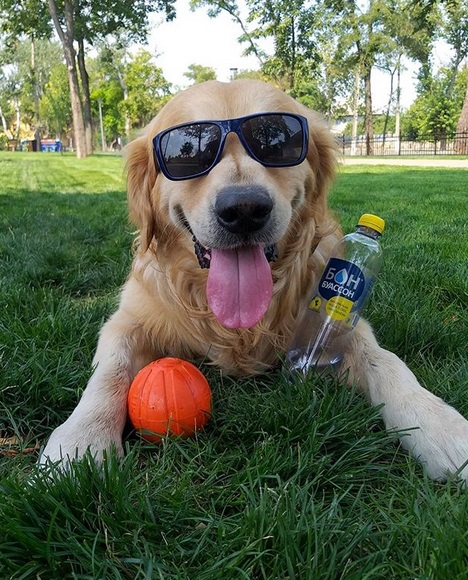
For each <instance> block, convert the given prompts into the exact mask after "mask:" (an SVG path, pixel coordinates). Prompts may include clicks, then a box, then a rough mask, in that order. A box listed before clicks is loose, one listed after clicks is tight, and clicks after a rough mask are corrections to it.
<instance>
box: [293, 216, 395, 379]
mask: <svg viewBox="0 0 468 580" xmlns="http://www.w3.org/2000/svg"><path fill="white" fill-rule="evenodd" d="M384 227H385V222H384V220H383V219H382V218H380V217H378V216H376V215H372V214H364V215H363V216H361V218H360V219H359V222H358V225H357V227H356V231H355V232H353V233H351V234H347V235H346V236H344V237H343V238H342V239H341V240H340V242H338V244H337V245H336V246H335V248H334V250H333V252H332V256H333V257H332V258H330V260H329V261H328V264H327V265H326V266H325V270H324V271H323V274H322V277H321V278H320V281H319V283H318V285H317V287H316V288H315V291H314V293H313V295H312V297H311V299H310V301H309V304H308V307H307V308H306V310H305V312H304V315H303V317H302V320H301V321H300V323H299V326H298V328H297V330H296V332H295V334H294V337H293V340H292V345H291V347H290V350H289V352H288V354H287V357H286V361H285V363H286V367H287V368H288V369H289V370H290V371H300V372H302V373H304V374H306V373H307V372H308V370H309V369H311V368H315V369H323V368H324V367H331V368H337V367H339V365H340V362H341V360H342V358H343V354H344V351H345V349H346V346H347V344H348V342H349V338H350V334H351V332H352V331H353V329H354V327H355V326H356V324H357V322H358V320H359V318H360V316H361V312H362V309H363V307H364V304H365V302H366V299H367V297H368V296H369V293H370V291H371V290H372V287H373V285H374V282H375V279H376V278H377V275H378V273H379V271H380V268H381V266H382V262H383V256H382V250H381V247H380V244H379V238H380V236H381V235H382V232H383V230H384Z"/></svg>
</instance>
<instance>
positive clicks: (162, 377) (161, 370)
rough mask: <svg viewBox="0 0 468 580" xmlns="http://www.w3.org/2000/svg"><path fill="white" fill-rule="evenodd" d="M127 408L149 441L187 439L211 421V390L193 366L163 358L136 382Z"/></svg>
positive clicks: (177, 360)
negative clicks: (171, 437) (164, 438)
mask: <svg viewBox="0 0 468 580" xmlns="http://www.w3.org/2000/svg"><path fill="white" fill-rule="evenodd" d="M127 407H128V414H129V417H130V421H131V422H132V424H133V426H134V427H135V429H136V430H137V431H138V432H139V433H140V434H141V436H142V437H143V438H144V439H146V440H147V441H160V440H161V436H162V435H179V436H182V437H188V436H189V435H193V433H194V432H195V431H196V430H197V429H202V428H203V427H204V426H205V425H206V424H207V423H208V421H209V419H210V414H211V389H210V386H209V385H208V381H207V380H206V378H205V377H204V375H203V374H202V373H201V372H200V371H199V370H198V369H197V367H195V366H194V365H192V364H191V363H189V362H187V361H184V360H181V359H178V358H170V357H167V358H161V359H159V360H156V361H154V362H152V363H150V364H149V365H147V366H146V367H144V368H142V369H141V371H140V372H139V373H138V374H137V375H136V377H135V378H134V379H133V382H132V384H131V386H130V390H129V393H128V402H127Z"/></svg>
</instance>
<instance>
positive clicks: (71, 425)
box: [39, 416, 123, 469]
mask: <svg viewBox="0 0 468 580" xmlns="http://www.w3.org/2000/svg"><path fill="white" fill-rule="evenodd" d="M112 449H114V450H115V451H116V453H117V454H118V455H120V456H122V455H123V447H122V438H121V434H120V429H118V430H116V429H115V426H111V425H106V426H104V427H103V426H101V425H99V423H96V422H94V423H89V422H86V421H83V422H81V421H76V420H75V419H74V417H73V416H72V417H70V418H69V419H68V420H67V421H65V423H63V424H62V425H60V426H59V427H57V428H56V429H55V430H54V431H53V433H52V435H51V436H50V439H49V441H48V443H47V445H46V447H45V448H44V450H43V452H42V454H41V456H40V458H39V464H40V465H41V466H47V465H57V466H58V467H60V468H62V469H67V468H68V467H69V465H70V463H71V462H72V461H74V460H76V459H80V458H81V457H83V455H84V454H85V453H87V452H89V453H90V454H91V456H92V457H94V459H95V460H96V461H102V459H103V457H104V454H105V452H107V451H110V450H112Z"/></svg>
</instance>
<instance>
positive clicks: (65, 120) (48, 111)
mask: <svg viewBox="0 0 468 580" xmlns="http://www.w3.org/2000/svg"><path fill="white" fill-rule="evenodd" d="M40 111H41V118H43V119H45V123H46V132H45V133H46V135H50V136H52V137H59V138H60V139H63V137H64V135H66V134H67V133H68V131H69V129H70V127H71V124H72V118H71V104H70V88H69V85H68V74H67V67H66V65H64V64H59V65H56V66H55V67H54V68H53V69H52V71H51V73H50V76H49V82H48V83H47V85H46V86H45V90H44V96H43V97H42V99H41V101H40Z"/></svg>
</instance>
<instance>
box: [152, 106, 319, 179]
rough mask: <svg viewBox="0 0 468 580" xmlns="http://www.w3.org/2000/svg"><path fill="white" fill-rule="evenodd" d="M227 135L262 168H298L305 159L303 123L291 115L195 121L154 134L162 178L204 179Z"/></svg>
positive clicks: (213, 164) (220, 151)
mask: <svg viewBox="0 0 468 580" xmlns="http://www.w3.org/2000/svg"><path fill="white" fill-rule="evenodd" d="M228 133H235V134H236V135H237V136H238V137H239V139H240V141H241V143H242V145H243V146H244V148H245V150H246V151H247V153H248V154H249V155H250V157H252V159H255V161H258V163H261V164H262V165H263V166H265V167H291V166H293V165H299V163H302V162H303V161H304V159H305V156H306V155H307V143H308V139H309V136H308V134H309V131H308V125H307V119H306V118H305V117H302V116H301V115H295V114H291V113H258V114H255V115H248V116H247V117H240V118H238V119H227V120H225V121H195V122H192V123H184V124H183V125H177V126H176V127H171V128H170V129H165V130H164V131H161V133H158V134H157V135H156V137H155V138H154V139H153V148H154V152H155V155H156V159H157V162H158V165H159V167H160V168H161V171H162V172H163V174H164V175H165V176H166V177H167V178H168V179H171V180H173V181H180V180H183V179H192V178H194V177H200V176H201V175H205V174H206V173H208V172H209V171H211V170H212V169H213V167H214V166H215V165H216V164H217V163H218V162H219V160H220V159H221V154H222V152H223V148H224V144H225V142H226V137H227V135H228Z"/></svg>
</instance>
